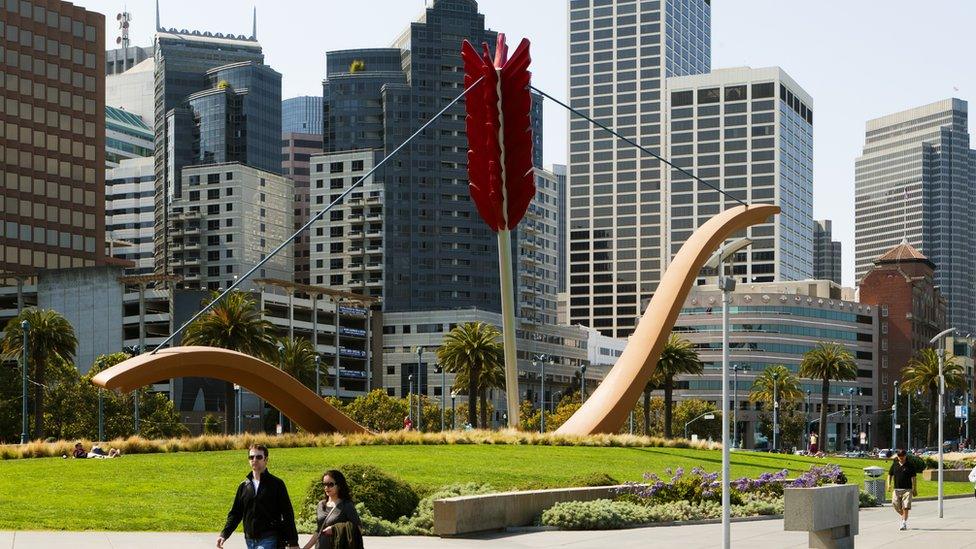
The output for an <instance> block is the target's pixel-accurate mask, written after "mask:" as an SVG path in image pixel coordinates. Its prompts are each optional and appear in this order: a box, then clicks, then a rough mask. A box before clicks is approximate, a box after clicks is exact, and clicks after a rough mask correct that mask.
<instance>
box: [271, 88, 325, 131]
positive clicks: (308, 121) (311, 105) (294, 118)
mask: <svg viewBox="0 0 976 549" xmlns="http://www.w3.org/2000/svg"><path fill="white" fill-rule="evenodd" d="M281 132H282V133H314V134H321V133H322V98H321V97H314V96H310V95H303V96H300V97H292V98H290V99H285V100H284V101H282V102H281Z"/></svg>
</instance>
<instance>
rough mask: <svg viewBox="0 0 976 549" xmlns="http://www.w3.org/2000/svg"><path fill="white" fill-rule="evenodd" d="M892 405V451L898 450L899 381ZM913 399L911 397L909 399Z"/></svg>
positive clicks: (896, 381) (896, 384)
mask: <svg viewBox="0 0 976 549" xmlns="http://www.w3.org/2000/svg"><path fill="white" fill-rule="evenodd" d="M892 396H893V399H892V400H893V402H892V403H891V451H892V452H894V451H895V449H896V448H898V380H897V379H896V380H895V391H894V392H893V393H892ZM909 398H911V397H909Z"/></svg>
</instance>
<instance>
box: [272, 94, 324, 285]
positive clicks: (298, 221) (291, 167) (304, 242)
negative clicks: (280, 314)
mask: <svg viewBox="0 0 976 549" xmlns="http://www.w3.org/2000/svg"><path fill="white" fill-rule="evenodd" d="M285 103H287V101H285ZM319 104H320V105H321V99H320V100H319ZM320 114H321V113H320ZM321 125H322V123H321V121H320V122H319V127H321ZM321 152H322V134H311V133H294V132H292V133H289V132H285V133H283V134H282V135H281V173H283V174H284V175H285V176H287V177H290V178H291V180H292V181H293V182H294V184H295V204H294V206H295V207H294V210H295V225H294V227H295V230H298V229H299V228H301V226H302V225H304V224H305V222H306V221H308V220H309V218H310V217H311V215H312V211H311V208H309V202H308V198H309V196H308V182H309V159H310V158H311V155H313V154H320V153H321ZM316 211H317V210H316ZM309 240H310V231H305V232H304V233H302V234H300V235H298V236H297V237H296V238H295V240H294V242H293V244H294V248H295V282H297V283H299V284H311V278H310V276H311V275H310V272H309V251H308V250H309V248H308V243H309Z"/></svg>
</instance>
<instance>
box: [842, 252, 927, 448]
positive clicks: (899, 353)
mask: <svg viewBox="0 0 976 549" xmlns="http://www.w3.org/2000/svg"><path fill="white" fill-rule="evenodd" d="M934 273H935V264H934V263H933V262H932V261H930V260H929V259H928V258H927V257H925V256H924V255H922V253H921V252H919V251H918V250H917V249H915V248H914V247H912V245H911V244H908V242H906V241H902V243H901V244H899V245H898V246H895V247H894V248H892V249H891V250H889V251H888V252H887V253H886V254H884V255H882V256H881V257H879V258H878V259H877V260H875V262H874V268H872V269H871V270H870V271H868V274H866V275H865V276H864V279H863V280H862V281H861V285H860V301H861V303H863V304H867V305H873V306H875V307H876V308H877V309H878V315H879V319H880V330H879V331H880V338H881V340H880V341H879V344H878V354H879V358H878V379H877V387H878V390H877V392H876V393H875V394H876V395H877V410H879V411H882V410H889V409H890V408H891V404H892V402H893V401H892V397H893V390H894V382H895V380H897V379H900V378H901V371H902V369H903V368H904V367H905V366H906V365H907V364H908V361H909V360H911V358H912V356H913V355H914V354H915V352H917V351H918V350H919V349H922V348H923V347H926V346H928V345H929V340H930V339H931V338H932V337H934V336H935V335H936V334H937V333H939V332H941V331H942V330H944V329H945V323H946V300H945V298H944V297H943V296H942V294H941V293H940V292H939V288H938V286H936V285H935V279H934ZM899 403H900V404H903V403H904V401H903V400H900V401H899ZM902 414H903V412H901V411H899V415H902ZM890 418H891V416H887V422H890ZM879 419H880V418H879ZM889 432H890V431H889Z"/></svg>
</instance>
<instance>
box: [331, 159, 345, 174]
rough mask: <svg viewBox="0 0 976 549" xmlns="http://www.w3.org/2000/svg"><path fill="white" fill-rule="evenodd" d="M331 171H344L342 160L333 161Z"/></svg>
mask: <svg viewBox="0 0 976 549" xmlns="http://www.w3.org/2000/svg"><path fill="white" fill-rule="evenodd" d="M329 173H342V162H332V163H330V164H329Z"/></svg>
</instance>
